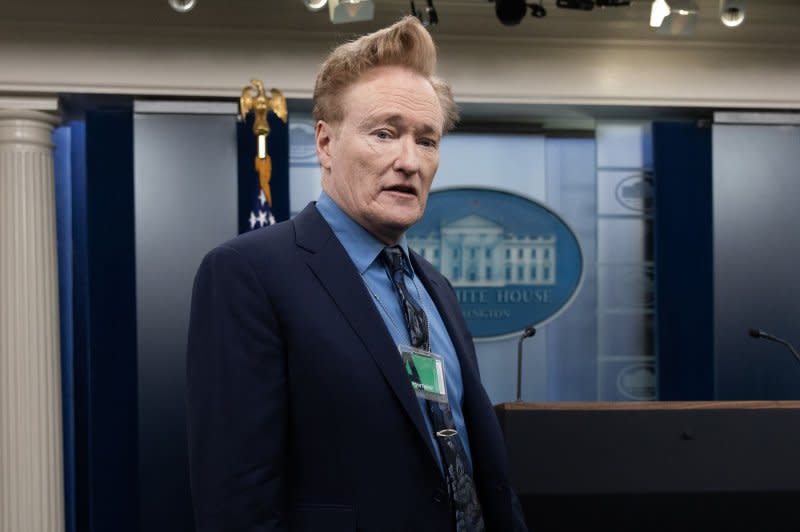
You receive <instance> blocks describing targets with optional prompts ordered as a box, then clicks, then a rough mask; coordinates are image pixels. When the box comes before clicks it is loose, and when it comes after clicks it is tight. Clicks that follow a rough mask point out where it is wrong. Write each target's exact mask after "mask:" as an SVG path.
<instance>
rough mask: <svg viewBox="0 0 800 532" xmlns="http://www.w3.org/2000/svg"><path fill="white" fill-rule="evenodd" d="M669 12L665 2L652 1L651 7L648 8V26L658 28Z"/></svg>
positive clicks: (659, 0)
mask: <svg viewBox="0 0 800 532" xmlns="http://www.w3.org/2000/svg"><path fill="white" fill-rule="evenodd" d="M671 11H672V10H671V9H670V8H669V4H667V0H653V5H652V6H651V7H650V26H652V27H653V28H660V27H661V25H662V24H663V23H664V19H665V18H667V17H668V16H669V14H670V12H671Z"/></svg>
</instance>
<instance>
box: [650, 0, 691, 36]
mask: <svg viewBox="0 0 800 532" xmlns="http://www.w3.org/2000/svg"><path fill="white" fill-rule="evenodd" d="M697 11H698V9H697V3H696V2H695V0H653V5H652V6H651V8H650V26H652V27H654V28H658V33H666V34H670V35H689V34H691V33H692V32H693V31H694V27H695V24H696V23H697Z"/></svg>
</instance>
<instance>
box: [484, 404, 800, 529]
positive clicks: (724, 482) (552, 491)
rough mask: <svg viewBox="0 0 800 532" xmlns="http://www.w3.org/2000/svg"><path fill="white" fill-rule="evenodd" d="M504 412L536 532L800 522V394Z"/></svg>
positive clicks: (510, 407) (500, 409) (520, 488)
mask: <svg viewBox="0 0 800 532" xmlns="http://www.w3.org/2000/svg"><path fill="white" fill-rule="evenodd" d="M495 410H496V412H497V416H498V419H499V420H500V425H501V427H502V429H503V432H504V435H505V439H506V445H507V446H508V453H509V461H510V466H511V483H512V486H513V487H514V489H515V490H516V492H517V495H518V496H519V498H520V502H521V503H522V505H523V509H524V510H525V515H526V518H527V521H528V526H529V527H530V528H531V530H537V531H548V530H565V531H566V530H569V531H572V530H609V531H615V532H616V531H627V530H630V531H647V530H703V531H707V530H749V531H754V532H756V531H765V532H766V531H772V530H794V531H797V530H800V512H798V511H797V510H796V509H795V504H798V503H800V401H747V402H653V403H549V404H532V403H505V404H501V405H497V406H496V407H495Z"/></svg>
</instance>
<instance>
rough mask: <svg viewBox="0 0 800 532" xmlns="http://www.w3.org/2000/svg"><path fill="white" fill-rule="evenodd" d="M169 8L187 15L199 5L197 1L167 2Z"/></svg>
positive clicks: (180, 0)
mask: <svg viewBox="0 0 800 532" xmlns="http://www.w3.org/2000/svg"><path fill="white" fill-rule="evenodd" d="M167 3H168V4H169V7H171V8H172V9H174V10H175V11H177V12H178V13H186V12H188V11H191V10H192V9H194V6H196V5H197V0H167Z"/></svg>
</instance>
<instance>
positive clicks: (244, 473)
mask: <svg viewBox="0 0 800 532" xmlns="http://www.w3.org/2000/svg"><path fill="white" fill-rule="evenodd" d="M435 62H436V53H435V48H434V45H433V41H432V40H431V38H430V36H429V35H428V33H427V32H426V31H425V29H424V28H423V27H422V25H421V24H419V22H418V21H417V20H416V19H414V18H413V17H407V18H405V19H403V20H401V21H400V22H398V23H397V24H395V25H393V26H391V27H389V28H386V29H384V30H381V31H379V32H376V33H374V34H371V35H367V36H365V37H362V38H361V39H358V40H356V41H354V42H351V43H348V44H345V45H342V46H340V47H339V48H337V49H336V50H335V51H334V52H332V54H331V56H330V57H329V58H328V59H327V61H326V62H325V64H323V66H322V68H321V71H320V73H319V75H318V77H317V82H316V87H315V90H314V101H315V109H314V116H315V119H316V120H317V125H316V147H317V156H318V158H319V161H320V166H321V173H322V186H323V190H324V192H323V194H322V195H321V197H320V199H319V201H318V202H317V203H316V204H311V205H309V206H308V207H306V208H305V210H303V211H302V212H301V213H300V214H298V215H297V216H296V217H295V218H294V219H293V220H291V221H289V222H286V223H282V224H278V225H277V226H273V227H269V228H266V229H263V230H259V231H254V232H251V233H248V234H245V235H242V236H240V237H238V238H236V239H234V240H232V241H230V242H228V243H226V244H223V245H222V246H220V247H219V248H217V249H215V250H214V251H212V252H211V253H210V254H209V255H208V256H207V257H206V258H205V259H204V261H203V263H202V265H201V266H200V269H199V271H198V274H197V278H196V280H195V287H194V295H193V300H192V315H191V324H190V331H189V348H188V410H189V443H190V460H191V484H192V492H193V500H194V507H195V515H196V523H197V527H198V530H200V531H211V530H213V531H217V530H241V531H245V530H247V531H267V530H292V531H298V530H309V531H338V530H342V531H344V530H350V531H355V530H363V531H380V532H384V531H395V530H396V531H430V532H445V531H447V532H450V531H453V530H458V531H459V532H473V531H474V532H480V531H482V530H489V531H499V532H508V531H512V530H525V525H524V523H523V520H522V515H521V511H520V510H519V506H518V504H517V503H516V498H515V497H514V495H513V493H512V492H511V489H510V487H509V485H508V470H507V468H508V466H507V461H506V457H505V447H504V444H503V441H502V436H501V433H500V429H499V426H498V423H497V420H496V418H495V415H494V412H493V410H492V407H491V405H490V403H489V400H488V398H487V396H486V393H485V392H484V390H483V387H482V386H481V384H480V379H479V375H478V364H477V360H476V357H475V351H474V347H473V345H472V341H471V337H470V335H469V332H468V331H467V328H466V324H465V322H464V320H463V318H462V317H461V313H460V311H459V307H458V303H457V301H456V298H455V296H454V294H453V291H452V288H451V287H450V286H449V283H448V282H447V280H446V279H445V278H444V277H442V276H441V275H440V274H439V273H438V272H436V271H435V269H434V268H433V267H432V266H431V265H430V264H429V263H427V262H425V261H424V260H423V259H421V258H420V257H419V256H418V255H416V254H414V253H413V252H410V251H409V250H408V248H407V245H406V241H405V237H404V233H405V231H406V230H407V229H408V228H409V227H410V226H411V225H412V224H414V223H415V222H416V221H417V220H419V218H420V217H421V216H422V214H423V212H424V210H425V203H426V200H427V196H428V191H429V189H430V186H431V182H432V181H433V176H434V174H435V173H436V169H437V167H438V163H439V142H440V140H441V137H442V135H443V134H444V132H445V131H446V130H448V129H450V128H451V127H452V125H453V123H454V121H455V119H456V118H457V115H456V109H455V104H454V102H453V98H452V95H451V93H450V89H449V87H448V86H447V84H446V83H444V82H443V81H441V80H439V79H438V78H436V77H434V75H433V73H434V69H435ZM412 381H413V386H412ZM512 501H513V502H512Z"/></svg>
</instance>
